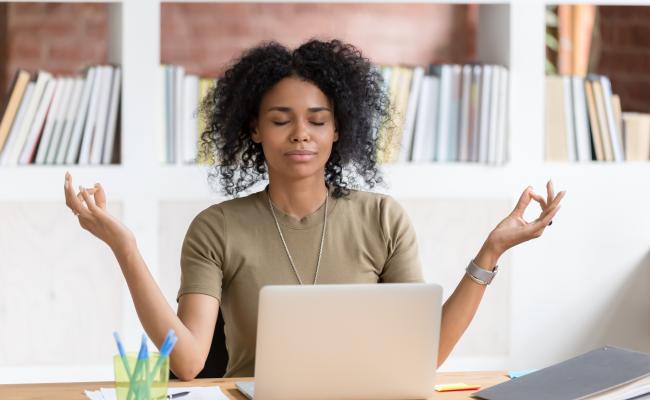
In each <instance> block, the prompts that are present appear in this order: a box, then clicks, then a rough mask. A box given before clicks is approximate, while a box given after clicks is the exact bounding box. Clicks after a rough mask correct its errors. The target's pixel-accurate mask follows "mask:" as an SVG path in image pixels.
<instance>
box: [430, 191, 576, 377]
mask: <svg viewBox="0 0 650 400" xmlns="http://www.w3.org/2000/svg"><path fill="white" fill-rule="evenodd" d="M546 188H547V192H548V193H547V198H546V200H544V198H543V197H542V196H540V195H538V194H536V193H534V192H533V188H532V187H530V186H529V187H527V188H526V190H524V192H523V193H522V194H521V197H520V198H519V201H518V202H517V205H516V206H515V209H514V210H513V211H512V212H511V213H510V215H508V216H507V217H506V218H505V219H503V220H502V221H501V222H500V223H499V224H498V225H497V226H496V228H494V229H493V230H492V232H490V234H489V235H488V238H487V240H486V241H485V243H484V244H483V246H482V247H481V250H480V251H479V252H478V254H477V255H476V257H475V258H474V262H475V263H476V265H478V266H479V267H481V268H484V269H487V270H490V271H492V270H494V267H495V266H496V265H497V261H498V260H499V257H501V255H502V254H503V253H504V252H505V251H506V250H508V249H509V248H511V247H514V246H516V245H518V244H519V243H523V242H526V241H528V240H530V239H533V238H537V237H540V236H541V235H542V233H543V232H544V229H546V227H547V226H549V224H550V222H551V220H552V219H553V217H554V216H555V214H556V213H557V212H558V210H559V209H560V201H561V200H562V198H563V197H564V195H565V194H566V191H562V192H560V193H559V194H558V195H557V196H556V195H555V194H554V192H553V184H552V182H551V181H550V180H549V181H548V183H547V185H546ZM531 200H535V201H537V202H538V203H539V204H540V206H541V208H542V212H541V214H540V215H539V217H538V218H537V219H535V220H534V221H531V222H527V221H526V220H524V211H525V210H526V208H527V207H528V205H529V204H530V202H531ZM485 288H486V286H485V285H482V284H479V283H477V282H474V281H473V280H472V279H471V278H470V277H468V276H467V274H465V275H463V278H462V279H461V281H460V283H459V284H458V286H457V287H456V289H455V290H454V293H452V295H451V296H450V297H449V298H448V299H447V301H446V302H445V304H444V306H443V308H442V320H441V327H440V346H439V350H438V366H440V365H441V364H442V363H443V362H444V361H445V360H446V359H447V357H448V356H449V353H451V351H452V349H453V348H454V346H455V345H456V343H457V342H458V340H459V339H460V337H461V336H462V335H463V333H464V332H465V330H466V329H467V327H468V326H469V323H470V322H471V321H472V319H473V318H474V314H476V310H477V309H478V306H479V304H480V303H481V299H482V298H483V293H484V292H485Z"/></svg>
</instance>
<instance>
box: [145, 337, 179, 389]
mask: <svg viewBox="0 0 650 400" xmlns="http://www.w3.org/2000/svg"><path fill="white" fill-rule="evenodd" d="M171 334H172V335H173V336H171V337H169V335H168V337H169V340H167V338H165V342H164V343H163V344H162V346H160V357H158V361H156V365H154V367H153V371H152V373H151V375H150V376H149V381H148V382H147V384H148V385H151V382H152V381H153V378H154V377H155V376H156V375H157V374H158V371H159V370H160V366H161V365H162V363H163V362H164V361H165V359H166V358H167V357H169V354H170V353H171V352H172V350H173V349H174V346H175V345H176V341H177V340H178V338H177V337H176V335H175V334H174V333H173V331H171Z"/></svg>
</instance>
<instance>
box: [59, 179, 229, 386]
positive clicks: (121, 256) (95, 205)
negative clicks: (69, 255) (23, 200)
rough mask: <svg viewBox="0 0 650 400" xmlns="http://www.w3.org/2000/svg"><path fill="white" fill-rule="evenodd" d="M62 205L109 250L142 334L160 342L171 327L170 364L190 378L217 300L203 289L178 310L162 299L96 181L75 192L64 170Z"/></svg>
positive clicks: (206, 342) (201, 359)
mask: <svg viewBox="0 0 650 400" xmlns="http://www.w3.org/2000/svg"><path fill="white" fill-rule="evenodd" d="M64 191H65V199H66V205H67V206H68V207H69V208H70V209H71V210H72V212H73V213H74V214H75V216H76V217H77V218H78V219H79V224H80V225H81V227H82V228H84V229H86V230H87V231H89V232H90V233H92V234H93V235H95V236H96V237H97V238H99V239H100V240H102V241H103V242H105V243H106V244H107V245H108V246H109V247H110V248H111V250H112V251H113V254H115V257H116V259H117V261H118V263H119V265H120V269H121V270H122V274H123V275H124V278H125V280H126V283H127V285H128V288H129V292H130V293H131V297H132V299H133V304H134V306H135V309H136V312H137V314H138V318H139V319H140V322H141V323H142V326H143V327H144V329H145V331H146V332H147V335H148V336H149V338H151V340H152V341H153V342H154V344H155V345H156V346H157V347H158V348H160V346H161V345H162V342H163V340H164V339H165V335H166V334H167V331H168V330H169V329H170V328H173V329H174V331H175V332H176V336H178V342H177V344H176V347H175V348H174V351H173V352H172V354H171V356H170V368H171V370H172V371H173V372H174V374H175V375H176V376H177V377H178V378H179V379H181V380H191V379H194V377H195V376H196V375H197V374H198V373H199V372H200V371H201V370H202V369H203V366H204V364H205V360H206V358H207V355H208V352H209V350H210V345H211V343H212V335H213V333H214V327H215V324H216V321H217V314H218V312H219V302H218V300H217V299H215V298H214V297H212V296H208V295H204V294H186V295H183V296H181V298H180V299H179V304H178V314H177V315H176V314H174V310H173V309H172V308H171V306H170V305H169V304H168V303H167V300H166V299H165V297H164V295H163V293H162V291H161V290H160V288H159V287H158V285H157V284H156V281H155V280H154V278H153V276H152V275H151V273H150V272H149V268H147V265H146V264H145V262H144V259H143V258H142V255H141V254H140V251H139V250H138V247H137V243H136V240H135V237H134V236H133V234H132V233H131V231H130V230H129V229H128V228H126V226H124V225H123V224H122V223H121V222H120V221H118V220H117V219H116V218H115V217H113V216H112V215H110V214H109V213H108V212H107V211H106V194H105V193H104V190H103V188H102V186H101V185H100V184H99V183H96V184H95V186H94V187H93V188H83V187H81V186H80V187H79V193H77V194H75V191H74V188H73V186H72V177H71V176H70V174H68V173H66V177H65V184H64Z"/></svg>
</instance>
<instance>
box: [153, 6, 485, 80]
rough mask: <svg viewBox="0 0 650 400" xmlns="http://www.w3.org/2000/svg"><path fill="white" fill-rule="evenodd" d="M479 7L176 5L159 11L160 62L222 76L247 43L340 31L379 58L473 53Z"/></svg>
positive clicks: (291, 41) (410, 59)
mask: <svg viewBox="0 0 650 400" xmlns="http://www.w3.org/2000/svg"><path fill="white" fill-rule="evenodd" d="M477 16H478V7H476V6H464V5H463V6H450V5H439V4H438V5H432V4H314V3H306V4H305V3H303V4H274V3H270V4H269V3H267V4H232V3H230V4H224V3H222V4H205V3H204V4H201V3H196V4H174V3H164V4H163V6H162V10H161V20H162V29H161V30H162V38H161V40H162V46H161V48H162V54H161V61H162V62H163V63H168V64H182V65H185V66H186V67H187V69H188V71H190V72H192V73H199V74H207V75H218V74H219V72H221V71H222V70H223V69H224V66H225V64H226V63H227V62H228V61H230V60H231V59H232V58H233V57H236V56H238V55H239V54H240V53H241V51H242V50H243V49H245V48H248V47H251V46H254V45H256V44H258V43H259V42H261V41H263V40H268V39H275V40H277V41H279V42H280V43H283V44H285V45H287V46H289V47H295V46H297V45H299V44H300V43H301V42H303V41H305V40H306V39H308V38H310V37H312V36H318V37H321V38H333V37H337V38H340V39H343V40H345V41H348V42H350V43H352V44H354V45H355V46H357V47H359V48H360V49H361V50H362V52H363V53H364V55H365V56H366V57H369V58H370V59H371V60H373V61H374V62H377V63H398V62H403V63H411V64H426V63H430V62H434V61H437V62H445V61H447V62H449V61H454V62H466V61H470V60H472V59H473V58H474V57H475V54H476V50H475V47H476V44H475V37H476V34H475V30H476V23H477Z"/></svg>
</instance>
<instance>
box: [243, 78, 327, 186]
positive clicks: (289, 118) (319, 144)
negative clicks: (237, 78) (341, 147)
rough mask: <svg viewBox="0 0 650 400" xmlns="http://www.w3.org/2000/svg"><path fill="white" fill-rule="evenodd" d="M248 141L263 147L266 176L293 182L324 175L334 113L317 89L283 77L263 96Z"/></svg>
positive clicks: (325, 98)
mask: <svg viewBox="0 0 650 400" xmlns="http://www.w3.org/2000/svg"><path fill="white" fill-rule="evenodd" d="M251 139H252V140H253V141H254V142H255V143H260V144H261V145H262V148H263V150H264V157H265V158H266V161H267V164H268V167H269V173H271V174H280V175H284V176H286V177H289V178H294V179H300V178H306V177H311V176H314V175H320V176H323V173H324V168H325V164H326V163H327V160H328V159H329V156H330V153H331V152H332V144H333V143H334V142H335V141H337V140H338V132H337V131H336V127H335V121H334V110H333V109H332V105H331V104H330V102H329V100H328V98H327V96H325V94H324V93H323V92H322V91H321V90H320V89H319V88H318V86H316V85H314V84H313V83H311V82H307V81H304V80H302V79H300V78H297V77H288V78H284V79H282V80H281V81H279V82H278V83H276V84H275V85H274V86H273V87H272V88H271V89H270V90H269V91H268V92H267V93H266V94H265V95H264V96H263V97H262V101H261V103H260V109H259V112H258V116H257V119H256V121H255V122H254V126H253V131H252V133H251Z"/></svg>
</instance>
